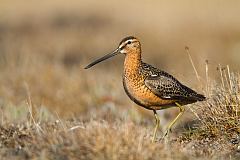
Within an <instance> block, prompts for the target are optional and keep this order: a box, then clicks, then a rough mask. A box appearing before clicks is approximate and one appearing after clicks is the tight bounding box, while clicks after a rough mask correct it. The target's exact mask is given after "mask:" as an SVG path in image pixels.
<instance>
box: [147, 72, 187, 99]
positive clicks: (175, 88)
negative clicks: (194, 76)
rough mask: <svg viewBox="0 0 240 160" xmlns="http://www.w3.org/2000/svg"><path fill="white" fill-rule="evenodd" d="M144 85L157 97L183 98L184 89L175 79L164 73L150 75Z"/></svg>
mask: <svg viewBox="0 0 240 160" xmlns="http://www.w3.org/2000/svg"><path fill="white" fill-rule="evenodd" d="M145 85H146V86H147V87H148V88H149V89H150V90H151V91H152V92H153V93H154V94H155V95H157V96H158V97H160V98H163V99H176V98H184V97H185V96H186V91H185V89H184V88H183V87H182V84H181V83H180V82H178V81H177V80H176V79H174V78H172V77H168V76H164V75H150V76H148V77H147V78H146V79H145Z"/></svg>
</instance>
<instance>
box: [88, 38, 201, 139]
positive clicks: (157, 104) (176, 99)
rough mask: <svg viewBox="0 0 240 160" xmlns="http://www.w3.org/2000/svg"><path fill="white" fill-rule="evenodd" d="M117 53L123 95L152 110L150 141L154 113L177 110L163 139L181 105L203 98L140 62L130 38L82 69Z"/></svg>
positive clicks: (138, 48)
mask: <svg viewBox="0 0 240 160" xmlns="http://www.w3.org/2000/svg"><path fill="white" fill-rule="evenodd" d="M117 54H125V61H124V72H123V86H124V90H125V92H126V93H127V95H128V96H129V98H130V99H131V100H132V101H134V102H135V103H136V104H138V105H140V106H142V107H144V108H146V109H149V110H152V111H153V113H154V116H155V119H156V125H155V129H154V133H153V138H152V141H155V139H156V133H157V130H158V128H159V123H160V119H159V117H158V115H157V112H156V110H162V109H167V108H170V107H178V108H179V109H180V112H179V114H178V115H177V116H176V118H175V119H174V120H173V121H172V122H171V123H170V124H169V125H168V127H167V130H166V132H165V134H164V136H163V137H165V136H166V135H168V133H169V131H170V130H171V127H172V126H173V125H174V124H175V123H176V121H177V120H178V119H179V117H180V116H182V114H183V112H184V111H185V109H184V108H183V107H182V106H183V105H187V104H190V103H194V102H197V101H203V100H205V97H204V96H203V95H201V94H198V93H197V92H195V91H194V90H192V89H190V88H188V87H187V86H185V85H183V84H181V83H180V82H179V81H178V80H177V79H176V78H174V77H173V76H172V75H170V74H168V73H166V72H164V71H161V70H159V69H157V68H155V67H152V66H151V65H149V64H147V63H144V62H142V59H141V44H140V42H139V40H138V39H137V38H135V37H133V36H129V37H126V38H124V39H123V40H122V41H121V42H120V44H119V46H118V48H117V49H116V50H114V51H113V52H112V53H109V54H107V55H105V56H103V57H102V58H99V59H97V60H95V61H94V62H92V63H90V64H89V65H88V66H86V67H85V69H88V68H90V67H92V66H94V65H95V64H97V63H99V62H101V61H103V60H106V59H108V58H110V57H113V56H115V55H117Z"/></svg>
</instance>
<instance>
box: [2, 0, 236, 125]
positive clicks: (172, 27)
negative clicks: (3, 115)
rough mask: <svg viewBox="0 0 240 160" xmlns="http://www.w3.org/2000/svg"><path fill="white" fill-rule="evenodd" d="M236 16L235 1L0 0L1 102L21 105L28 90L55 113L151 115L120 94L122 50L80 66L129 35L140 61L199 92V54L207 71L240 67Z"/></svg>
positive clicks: (201, 67) (36, 102)
mask: <svg viewBox="0 0 240 160" xmlns="http://www.w3.org/2000/svg"><path fill="white" fill-rule="evenodd" d="M239 15H240V1H237V0H229V1H224V0H212V1H208V0H202V1H192V0H182V1H167V0H165V1H164V0H159V1H154V0H132V1H126V0H121V1H111V0H105V1H97V0H88V1H83V0H68V1H64V0H51V1H49V0H42V1H36V0H26V1H18V0H1V2H0V84H1V85H0V106H1V107H2V108H8V107H10V106H16V107H19V106H25V105H26V99H27V97H28V96H30V97H31V99H32V102H33V104H34V106H35V107H44V108H47V109H49V110H50V111H51V112H53V113H56V114H58V115H59V116H61V117H72V116H74V117H80V118H83V117H93V118H94V117H98V116H99V115H101V116H102V117H103V118H104V119H111V118H112V117H114V116H116V115H117V116H120V118H124V117H125V116H126V115H127V116H130V117H133V119H136V120H138V119H140V118H139V117H141V116H146V117H148V116H149V115H150V116H149V117H150V118H151V119H153V117H152V113H151V112H149V111H145V110H144V109H140V107H136V105H135V104H133V102H131V101H130V100H129V99H128V98H127V96H126V95H125V93H124V90H123V87H122V79H121V74H122V70H123V68H122V67H123V60H124V57H123V56H120V55H119V56H117V57H114V58H113V59H111V60H109V61H106V62H104V63H101V64H98V65H97V66H96V67H94V68H91V69H89V70H84V69H83V68H84V66H86V65H87V64H88V63H90V62H91V61H92V60H94V59H96V58H98V57H100V56H102V55H104V54H106V53H109V52H111V51H112V50H114V49H115V48H116V47H117V46H118V44H119V42H120V41H121V39H122V38H124V37H126V36H129V35H134V36H136V37H138V38H139V40H140V41H141V44H142V50H143V59H144V61H145V62H147V63H150V64H152V65H154V66H156V67H158V68H161V69H163V70H165V71H167V72H169V73H171V74H172V75H174V76H175V77H177V78H178V79H179V80H180V81H181V82H183V83H184V84H186V85H188V86H191V87H192V88H194V89H195V90H198V91H199V92H200V93H204V91H205V79H206V77H205V63H206V60H208V62H209V75H210V77H211V78H214V77H215V75H217V74H218V72H217V66H218V65H219V64H221V65H222V66H226V65H229V66H230V68H231V70H233V71H238V69H239V67H240V18H239ZM186 46H188V47H189V48H190V54H191V56H192V59H193V61H194V63H195V65H196V69H197V71H198V72H199V75H200V77H201V85H200V84H199V83H200V82H199V81H198V80H197V78H196V76H195V72H194V70H193V67H192V65H191V63H190V61H189V58H188V54H187V52H186V50H185V47H186ZM171 110H174V109H171ZM176 111H177V110H176ZM167 112H168V111H167ZM167 112H166V113H165V114H164V116H165V117H167V116H168V114H167ZM160 114H161V113H160ZM83 119H84V118H83ZM141 121H142V120H141Z"/></svg>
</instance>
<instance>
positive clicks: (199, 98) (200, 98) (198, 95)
mask: <svg viewBox="0 0 240 160" xmlns="http://www.w3.org/2000/svg"><path fill="white" fill-rule="evenodd" d="M194 97H195V98H196V100H197V101H204V100H206V97H205V96H204V95H202V94H196V95H195V96H194Z"/></svg>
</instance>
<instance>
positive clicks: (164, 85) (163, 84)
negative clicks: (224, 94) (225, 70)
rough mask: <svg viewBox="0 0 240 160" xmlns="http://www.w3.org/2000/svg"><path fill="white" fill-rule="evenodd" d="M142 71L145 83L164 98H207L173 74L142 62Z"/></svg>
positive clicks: (181, 99)
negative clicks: (182, 82)
mask: <svg viewBox="0 0 240 160" xmlns="http://www.w3.org/2000/svg"><path fill="white" fill-rule="evenodd" d="M141 67H142V73H143V74H145V76H146V79H145V85H146V86H147V87H148V88H149V89H150V90H151V91H152V92H153V93H154V94H155V95H157V96H159V97H160V98H162V99H172V100H179V101H185V103H188V102H189V103H190V102H191V103H192V102H195V101H202V100H204V99H205V97H204V96H203V95H200V94H198V93H197V92H195V91H194V90H192V89H190V88H188V87H187V86H185V85H183V84H181V83H180V82H179V81H178V80H177V79H176V78H174V77H173V76H172V75H170V74H168V73H166V72H164V71H161V70H159V69H157V68H155V67H152V66H151V65H149V64H146V63H143V62H142V66H141Z"/></svg>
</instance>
